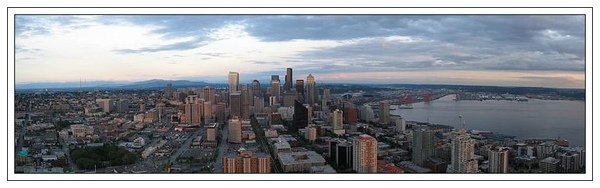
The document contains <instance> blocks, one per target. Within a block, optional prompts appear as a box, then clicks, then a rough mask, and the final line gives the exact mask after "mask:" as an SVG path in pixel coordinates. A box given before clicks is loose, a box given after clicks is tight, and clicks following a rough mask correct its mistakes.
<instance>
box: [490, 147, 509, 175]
mask: <svg viewBox="0 0 600 188" xmlns="http://www.w3.org/2000/svg"><path fill="white" fill-rule="evenodd" d="M508 151H509V149H508V148H498V149H497V150H491V151H490V154H489V162H490V163H489V165H490V168H489V169H490V173H508V156H509V155H508Z"/></svg>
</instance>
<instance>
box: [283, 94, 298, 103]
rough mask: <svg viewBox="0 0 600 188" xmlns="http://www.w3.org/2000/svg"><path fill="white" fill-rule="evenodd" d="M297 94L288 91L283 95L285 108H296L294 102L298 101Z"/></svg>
mask: <svg viewBox="0 0 600 188" xmlns="http://www.w3.org/2000/svg"><path fill="white" fill-rule="evenodd" d="M296 97H297V95H296V92H294V91H286V92H285V93H283V106H285V107H292V106H294V101H296V100H298V99H297V98H296Z"/></svg>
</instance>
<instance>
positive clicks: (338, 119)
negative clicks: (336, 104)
mask: <svg viewBox="0 0 600 188" xmlns="http://www.w3.org/2000/svg"><path fill="white" fill-rule="evenodd" d="M343 121H344V112H343V111H341V110H340V109H335V111H333V118H332V121H331V125H332V126H333V133H335V134H337V135H342V134H344V133H345V131H344V123H343Z"/></svg>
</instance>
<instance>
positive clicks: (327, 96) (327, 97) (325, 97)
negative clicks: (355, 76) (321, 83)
mask: <svg viewBox="0 0 600 188" xmlns="http://www.w3.org/2000/svg"><path fill="white" fill-rule="evenodd" d="M330 99H331V89H329V88H324V89H323V98H322V100H323V101H328V100H330Z"/></svg>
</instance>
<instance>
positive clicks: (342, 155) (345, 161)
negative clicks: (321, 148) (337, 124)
mask: <svg viewBox="0 0 600 188" xmlns="http://www.w3.org/2000/svg"><path fill="white" fill-rule="evenodd" d="M336 148H337V150H336V153H337V154H336V158H335V160H334V164H336V165H337V167H338V169H342V170H348V169H352V156H353V153H352V143H350V142H348V141H345V140H344V141H343V142H340V143H338V144H337V147H336Z"/></svg>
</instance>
